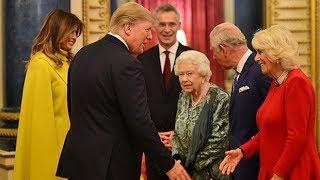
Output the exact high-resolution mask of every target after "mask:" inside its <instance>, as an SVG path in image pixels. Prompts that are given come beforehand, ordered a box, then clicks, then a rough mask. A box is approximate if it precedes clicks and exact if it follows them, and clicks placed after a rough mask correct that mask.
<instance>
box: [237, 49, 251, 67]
mask: <svg viewBox="0 0 320 180" xmlns="http://www.w3.org/2000/svg"><path fill="white" fill-rule="evenodd" d="M251 54H252V51H251V50H250V49H248V50H247V51H246V53H244V55H243V56H242V58H241V59H240V61H239V63H238V65H237V69H236V71H237V72H238V73H241V71H242V69H243V67H244V64H245V63H246V61H247V59H248V58H249V56H250V55H251Z"/></svg>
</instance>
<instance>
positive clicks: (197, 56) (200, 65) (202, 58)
mask: <svg viewBox="0 0 320 180" xmlns="http://www.w3.org/2000/svg"><path fill="white" fill-rule="evenodd" d="M183 63H191V64H193V65H195V66H196V69H197V72H198V73H199V74H200V75H201V76H203V77H204V78H205V80H206V81H209V79H210V77H211V75H212V72H211V70H210V61H209V59H208V58H207V56H206V55H205V54H203V53H202V52H199V51H196V50H188V51H184V52H183V53H181V54H180V56H179V57H177V59H176V63H175V65H174V73H175V75H176V76H178V75H179V67H180V66H181V64H183Z"/></svg>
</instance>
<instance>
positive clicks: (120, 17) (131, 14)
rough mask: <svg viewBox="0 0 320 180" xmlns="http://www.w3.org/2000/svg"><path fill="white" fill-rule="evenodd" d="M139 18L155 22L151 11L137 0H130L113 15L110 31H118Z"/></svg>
mask: <svg viewBox="0 0 320 180" xmlns="http://www.w3.org/2000/svg"><path fill="white" fill-rule="evenodd" d="M139 20H148V21H151V22H153V21H154V18H153V16H152V15H151V13H150V11H149V10H147V9H146V8H144V7H143V6H141V5H140V4H138V3H135V2H128V3H124V4H123V5H121V6H120V7H119V8H118V9H117V10H116V11H115V12H114V13H113V15H112V16H111V20H110V25H109V31H110V32H112V33H118V32H119V29H120V28H121V27H122V26H123V25H125V24H127V23H135V22H137V21H139Z"/></svg>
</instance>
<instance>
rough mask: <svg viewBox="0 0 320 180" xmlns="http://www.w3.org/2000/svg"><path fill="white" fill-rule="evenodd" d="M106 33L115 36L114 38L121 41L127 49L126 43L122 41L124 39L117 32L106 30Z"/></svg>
mask: <svg viewBox="0 0 320 180" xmlns="http://www.w3.org/2000/svg"><path fill="white" fill-rule="evenodd" d="M108 34H109V35H111V36H113V37H115V38H117V39H119V41H121V42H122V43H123V44H124V45H126V47H127V48H128V49H129V47H128V45H127V43H126V42H125V41H124V39H123V38H122V37H121V36H120V35H119V34H116V33H112V32H108Z"/></svg>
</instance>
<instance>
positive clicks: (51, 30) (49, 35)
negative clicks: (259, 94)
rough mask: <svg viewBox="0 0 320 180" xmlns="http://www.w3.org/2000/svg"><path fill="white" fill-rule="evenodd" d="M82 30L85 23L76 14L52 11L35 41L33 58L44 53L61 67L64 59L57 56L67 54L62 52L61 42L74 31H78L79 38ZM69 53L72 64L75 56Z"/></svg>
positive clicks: (68, 57) (68, 56) (58, 10)
mask: <svg viewBox="0 0 320 180" xmlns="http://www.w3.org/2000/svg"><path fill="white" fill-rule="evenodd" d="M82 29H83V23H82V22H81V20H80V19H79V18H78V17H77V16H75V15H74V14H71V13H68V12H65V11H63V10H61V9H55V10H52V11H50V12H49V14H48V15H47V16H46V17H45V19H44V22H43V24H42V27H41V29H40V32H39V33H38V35H37V36H36V38H35V39H34V41H33V45H32V49H31V56H32V55H34V54H35V53H37V52H39V51H42V52H43V53H44V54H46V55H47V56H48V57H49V58H51V59H52V61H54V63H55V64H56V65H57V67H61V66H62V59H60V58H59V57H57V56H55V53H56V52H58V53H62V54H65V53H63V52H62V50H61V42H63V41H64V40H65V39H66V38H68V36H69V35H70V34H71V33H72V31H74V30H76V33H77V36H79V35H80V34H81V32H82ZM67 53H68V54H67V59H68V62H70V61H71V60H72V58H73V54H72V53H71V52H70V51H69V52H67ZM29 61H30V60H29Z"/></svg>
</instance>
